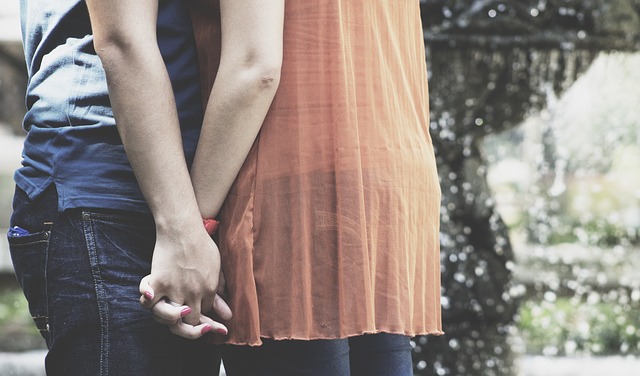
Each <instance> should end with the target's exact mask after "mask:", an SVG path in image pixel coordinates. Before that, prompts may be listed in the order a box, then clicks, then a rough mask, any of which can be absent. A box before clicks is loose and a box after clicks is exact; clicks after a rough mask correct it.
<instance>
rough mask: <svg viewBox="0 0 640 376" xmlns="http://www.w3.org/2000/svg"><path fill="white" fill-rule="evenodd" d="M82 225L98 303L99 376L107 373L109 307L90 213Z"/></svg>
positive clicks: (85, 213) (84, 215)
mask: <svg viewBox="0 0 640 376" xmlns="http://www.w3.org/2000/svg"><path fill="white" fill-rule="evenodd" d="M82 225H83V227H84V234H85V235H84V236H85V241H86V243H87V252H88V254H89V265H90V266H91V275H92V277H93V285H94V289H95V292H96V301H97V303H98V315H99V317H100V331H101V332H100V375H108V373H109V371H108V370H109V356H108V354H109V306H108V303H107V301H106V299H105V297H106V294H105V291H104V285H103V283H102V275H101V273H100V267H99V265H98V250H97V247H96V241H95V235H94V231H93V221H92V219H91V213H89V212H82Z"/></svg>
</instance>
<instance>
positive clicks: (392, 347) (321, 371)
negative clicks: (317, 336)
mask: <svg viewBox="0 0 640 376" xmlns="http://www.w3.org/2000/svg"><path fill="white" fill-rule="evenodd" d="M222 358H223V361H224V366H225V370H226V372H227V375H228V376H246V375H251V376H276V375H308V376H348V375H351V376H409V375H413V365H412V363H411V345H410V342H409V337H406V336H403V335H397V334H387V333H379V334H365V335H361V336H357V337H352V338H348V339H336V340H313V341H297V340H282V341H274V340H269V339H263V345H262V346H258V347H251V346H232V345H227V346H225V347H224V348H223V350H222Z"/></svg>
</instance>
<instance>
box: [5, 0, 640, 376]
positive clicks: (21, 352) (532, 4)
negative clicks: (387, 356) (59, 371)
mask: <svg viewBox="0 0 640 376" xmlns="http://www.w3.org/2000/svg"><path fill="white" fill-rule="evenodd" d="M420 7H421V12H422V17H423V25H424V36H425V45H426V50H427V54H426V60H427V64H428V69H429V78H430V82H429V83H430V96H431V98H430V106H431V135H432V138H433V141H434V145H435V147H436V152H437V156H438V163H439V172H440V180H441V184H442V189H443V202H442V231H441V239H442V241H441V246H442V285H443V289H442V295H443V300H442V303H443V313H444V317H443V319H444V330H445V332H446V335H445V336H443V337H418V338H415V339H414V341H413V345H414V369H415V374H416V375H474V376H475V375H488V376H490V375H509V376H511V375H513V376H542V375H545V376H554V375H558V376H571V375H580V376H585V375H602V374H605V373H610V374H615V375H619V376H620V375H621V376H625V375H636V374H637V372H638V369H640V314H639V312H640V110H639V107H640V70H639V69H638V67H640V52H639V51H640V49H639V47H640V0H508V1H507V0H503V1H494V0H422V1H420ZM19 39H20V36H19V26H18V6H17V1H10V2H8V3H7V2H5V4H3V7H2V9H0V232H2V233H5V231H6V228H7V227H8V225H9V224H8V217H9V215H10V202H11V194H12V190H13V182H12V178H11V177H12V173H13V170H14V169H15V168H16V167H17V166H19V161H20V148H21V143H22V139H23V137H24V132H23V131H22V130H21V128H20V123H21V118H22V116H23V114H24V105H23V102H24V100H23V97H24V87H25V85H26V80H25V68H24V61H23V58H22V51H21V46H20V41H19ZM42 348H43V341H42V340H41V339H40V337H39V335H38V333H37V331H36V330H35V328H34V326H33V325H32V324H31V319H30V317H29V314H28V311H27V305H26V302H25V301H24V298H23V296H22V294H21V292H20V290H19V288H18V286H17V284H16V283H15V279H14V277H13V274H12V269H11V263H10V259H9V255H8V250H7V244H6V239H5V238H4V236H2V237H0V374H1V375H5V374H7V375H9V374H15V375H31V374H33V375H40V374H43V372H42V357H43V352H42Z"/></svg>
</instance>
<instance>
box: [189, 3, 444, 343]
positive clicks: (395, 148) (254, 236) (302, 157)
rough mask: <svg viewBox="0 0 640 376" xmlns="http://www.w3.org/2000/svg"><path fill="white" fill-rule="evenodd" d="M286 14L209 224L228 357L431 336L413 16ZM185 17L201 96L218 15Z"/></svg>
mask: <svg viewBox="0 0 640 376" xmlns="http://www.w3.org/2000/svg"><path fill="white" fill-rule="evenodd" d="M285 12H286V14H285V23H284V25H285V26H284V29H285V32H284V61H283V68H282V75H281V81H280V86H279V88H278V91H277V94H276V97H275V99H274V102H273V104H272V106H271V109H270V110H269V113H268V115H267V118H266V119H265V121H264V124H263V126H262V129H261V131H260V134H259V136H258V138H257V139H256V141H255V144H254V145H253V148H252V150H251V151H250V153H249V156H248V157H247V160H246V161H245V163H244V165H243V167H242V169H241V171H240V173H239V174H238V177H237V179H236V181H235V183H234V185H233V187H232V189H231V191H230V193H229V196H228V198H227V200H226V202H225V204H224V206H223V208H222V210H221V212H220V215H219V219H220V223H221V224H220V229H219V239H218V240H219V246H220V251H221V256H222V265H223V266H222V267H223V271H224V274H225V276H226V280H227V286H228V294H229V296H228V300H229V304H230V306H231V309H232V310H233V313H234V317H233V319H232V320H231V321H230V322H228V323H227V324H228V326H229V333H230V334H229V340H228V342H229V343H231V344H249V345H259V344H261V338H265V337H266V338H273V339H332V338H344V337H348V336H353V335H359V334H363V333H376V332H388V333H400V334H406V335H410V336H413V335H418V334H442V329H441V311H440V256H439V237H438V235H439V211H440V187H439V183H438V176H437V173H436V164H435V157H434V150H433V147H432V143H431V138H430V136H429V117H428V114H429V108H428V100H429V98H428V89H427V71H426V65H425V50H424V44H423V36H422V26H421V20H420V12H419V2H418V1H408V0H331V1H329V0H314V1H310V0H287V1H286V3H285ZM192 17H193V22H194V30H195V33H196V40H197V42H198V44H199V50H200V63H201V68H202V73H203V78H202V79H203V82H204V83H205V85H204V86H205V89H204V90H205V97H206V95H207V94H208V92H209V90H210V88H211V84H212V83H213V80H214V78H215V73H216V70H217V66H218V64H219V56H220V38H219V35H220V25H219V22H220V20H219V8H217V7H216V4H215V2H210V1H209V2H207V1H202V2H199V3H194V9H193V13H192ZM211 173H212V174H215V171H212V172H211Z"/></svg>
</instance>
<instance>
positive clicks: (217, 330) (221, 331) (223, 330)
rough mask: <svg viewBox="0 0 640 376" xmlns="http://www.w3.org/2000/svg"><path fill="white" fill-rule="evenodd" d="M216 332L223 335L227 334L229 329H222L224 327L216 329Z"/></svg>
mask: <svg viewBox="0 0 640 376" xmlns="http://www.w3.org/2000/svg"><path fill="white" fill-rule="evenodd" d="M216 332H217V333H218V334H222V335H223V336H226V335H227V334H228V332H227V330H226V329H222V328H218V329H216Z"/></svg>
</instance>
